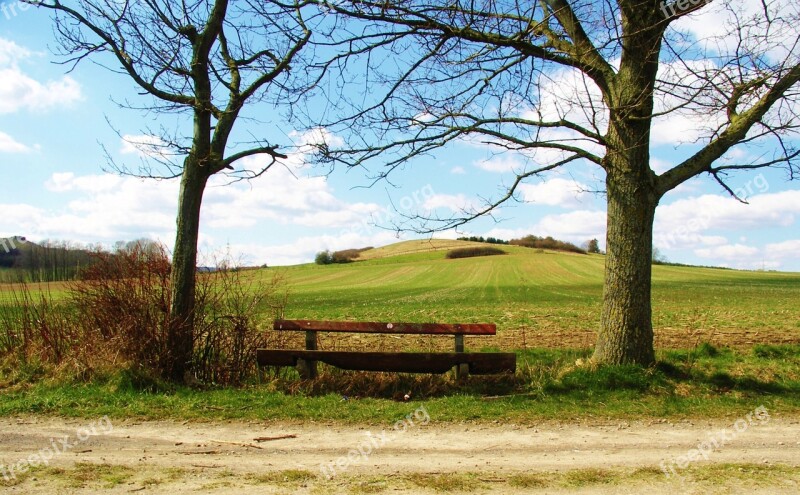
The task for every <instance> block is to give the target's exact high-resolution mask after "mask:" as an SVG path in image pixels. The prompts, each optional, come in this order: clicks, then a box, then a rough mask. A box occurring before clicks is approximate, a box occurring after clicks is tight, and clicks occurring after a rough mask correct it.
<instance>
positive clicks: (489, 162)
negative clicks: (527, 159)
mask: <svg viewBox="0 0 800 495" xmlns="http://www.w3.org/2000/svg"><path fill="white" fill-rule="evenodd" d="M475 166H476V167H478V168H479V169H481V170H485V171H487V172H498V173H503V172H515V171H516V172H519V171H522V169H523V168H524V165H523V164H522V163H521V162H520V161H519V160H518V159H517V158H516V157H514V156H512V155H508V154H505V155H500V156H496V157H494V158H489V159H486V160H478V161H477V162H475Z"/></svg>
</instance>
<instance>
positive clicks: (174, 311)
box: [167, 156, 208, 381]
mask: <svg viewBox="0 0 800 495" xmlns="http://www.w3.org/2000/svg"><path fill="white" fill-rule="evenodd" d="M207 181H208V176H207V175H206V174H205V173H204V170H203V168H202V167H200V166H199V165H198V164H197V162H196V161H195V159H194V158H193V157H192V156H189V157H188V158H187V159H186V161H185V166H184V169H183V175H182V176H181V187H180V197H179V199H178V218H177V233H176V236H175V249H174V250H173V254H172V306H171V308H170V324H169V330H168V335H167V346H168V349H169V356H170V362H169V363H167V374H168V376H169V377H170V378H171V379H173V380H175V381H181V380H183V379H184V376H185V374H186V372H187V371H188V370H189V369H190V365H191V361H192V354H193V350H194V317H195V315H194V310H195V279H196V273H197V240H198V237H199V232H200V207H201V203H202V200H203V191H204V190H205V187H206V182H207Z"/></svg>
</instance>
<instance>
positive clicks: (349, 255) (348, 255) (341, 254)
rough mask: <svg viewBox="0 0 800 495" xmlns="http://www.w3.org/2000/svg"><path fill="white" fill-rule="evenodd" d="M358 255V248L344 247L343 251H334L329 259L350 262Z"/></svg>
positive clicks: (359, 251)
mask: <svg viewBox="0 0 800 495" xmlns="http://www.w3.org/2000/svg"><path fill="white" fill-rule="evenodd" d="M359 256H361V250H360V249H345V250H343V251H335V252H334V253H333V254H332V255H331V260H332V261H333V262H334V263H351V262H353V260H355V259H356V258H358V257H359Z"/></svg>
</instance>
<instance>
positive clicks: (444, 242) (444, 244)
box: [358, 239, 485, 260]
mask: <svg viewBox="0 0 800 495" xmlns="http://www.w3.org/2000/svg"><path fill="white" fill-rule="evenodd" d="M472 246H485V244H483V243H480V242H471V241H457V240H454V239H421V240H415V241H403V242H397V243H395V244H390V245H388V246H383V247H379V248H373V249H370V250H368V251H364V252H362V253H361V256H359V257H358V259H359V260H375V259H381V258H390V257H392V256H402V255H406V254H414V253H429V252H435V251H449V250H451V249H458V248H464V247H472Z"/></svg>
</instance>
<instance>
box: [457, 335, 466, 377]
mask: <svg viewBox="0 0 800 495" xmlns="http://www.w3.org/2000/svg"><path fill="white" fill-rule="evenodd" d="M455 350H456V352H464V335H463V334H459V335H456V349H455ZM468 375H469V365H467V364H459V365H456V380H461V379H464V378H466V377H467V376H468Z"/></svg>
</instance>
